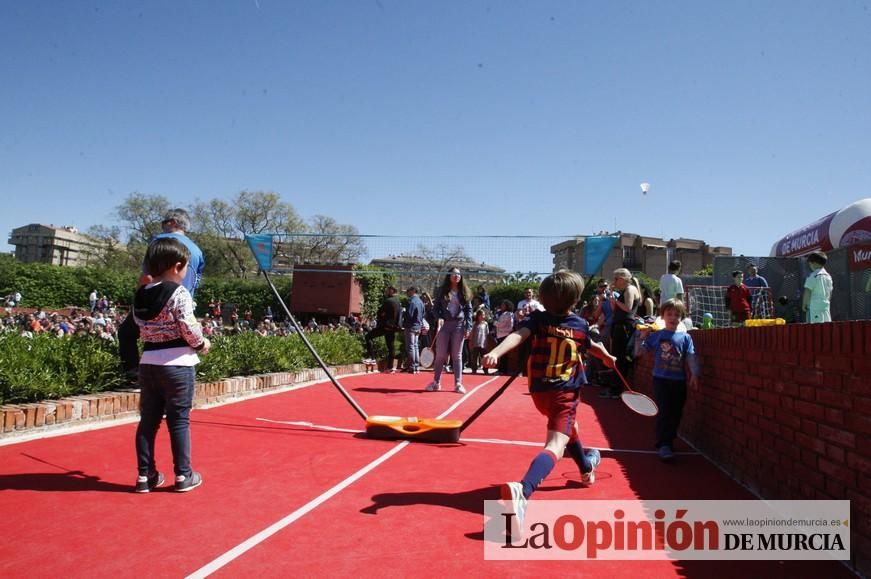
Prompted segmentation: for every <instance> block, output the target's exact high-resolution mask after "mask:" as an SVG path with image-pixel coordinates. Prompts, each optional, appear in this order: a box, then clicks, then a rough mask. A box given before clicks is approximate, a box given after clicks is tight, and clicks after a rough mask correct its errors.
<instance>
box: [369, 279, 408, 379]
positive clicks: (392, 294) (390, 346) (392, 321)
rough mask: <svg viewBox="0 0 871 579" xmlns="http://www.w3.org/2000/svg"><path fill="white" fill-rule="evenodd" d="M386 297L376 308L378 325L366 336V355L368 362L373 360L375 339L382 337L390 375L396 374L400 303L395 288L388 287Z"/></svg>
mask: <svg viewBox="0 0 871 579" xmlns="http://www.w3.org/2000/svg"><path fill="white" fill-rule="evenodd" d="M386 293H387V297H386V298H384V301H383V302H382V303H381V307H380V308H378V315H377V318H378V323H377V325H376V326H375V329H374V330H370V331H369V333H368V334H366V354H367V356H368V357H369V358H368V360H373V359H374V358H375V343H374V340H375V338H380V337H381V336H384V341H385V342H386V343H387V367H388V370H389V371H390V373H391V374H395V373H396V360H397V358H396V332H398V331H399V330H400V329H401V328H402V326H401V325H400V315H401V313H402V303H401V302H400V301H399V298H398V297H397V295H396V288H395V287H393V286H390V287H388V288H387V292H386Z"/></svg>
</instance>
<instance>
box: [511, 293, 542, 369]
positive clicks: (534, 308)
mask: <svg viewBox="0 0 871 579" xmlns="http://www.w3.org/2000/svg"><path fill="white" fill-rule="evenodd" d="M542 311H544V306H543V305H541V302H539V301H538V300H537V299H535V290H534V289H532V288H531V287H528V288H526V289H525V290H524V291H523V299H522V300H520V301H519V302H517V311H516V312H515V313H514V317H515V319H516V323H517V326H518V327H519V326H520V324H521V323H523V321H524V320H526V319H527V318H528V317H529V316H530V315H532V312H542ZM529 347H530V343H529V342H528V341H525V340H524V341H523V342H522V343H521V344H520V347H519V348H517V356H518V363H519V364H520V372H521V373H522V374H523V375H524V376H526V373H527V360H528V359H529Z"/></svg>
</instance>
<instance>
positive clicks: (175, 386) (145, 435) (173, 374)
mask: <svg viewBox="0 0 871 579" xmlns="http://www.w3.org/2000/svg"><path fill="white" fill-rule="evenodd" d="M195 380H196V369H195V367H194V366H154V365H151V364H142V365H140V366H139V386H140V394H139V414H140V420H139V427H138V428H137V429H136V460H137V464H138V468H139V474H140V475H141V476H148V475H150V474H152V473H154V472H155V471H156V470H157V467H156V465H155V463H154V439H155V438H156V437H157V430H158V429H159V428H160V421H161V419H162V418H163V415H164V413H166V425H167V427H168V428H169V440H170V444H171V446H172V462H173V465H174V470H175V474H176V476H179V475H184V476H190V475H191V473H192V470H191V429H190V416H191V406H192V405H193V398H194V383H195Z"/></svg>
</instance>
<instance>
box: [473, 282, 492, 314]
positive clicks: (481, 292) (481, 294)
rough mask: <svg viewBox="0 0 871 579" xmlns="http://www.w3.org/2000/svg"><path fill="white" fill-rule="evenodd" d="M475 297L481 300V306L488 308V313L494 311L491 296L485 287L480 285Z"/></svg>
mask: <svg viewBox="0 0 871 579" xmlns="http://www.w3.org/2000/svg"><path fill="white" fill-rule="evenodd" d="M475 295H476V296H477V298H478V299H479V300H481V305H482V306H484V307H485V308H487V311H488V312H490V311H492V310H491V308H490V294H488V293H487V290H486V289H484V286H482V285H479V286H478V288H477V289H476V290H475Z"/></svg>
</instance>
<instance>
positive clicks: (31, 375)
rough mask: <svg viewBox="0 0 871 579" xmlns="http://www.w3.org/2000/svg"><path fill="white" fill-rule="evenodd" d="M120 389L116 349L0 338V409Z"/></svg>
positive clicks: (81, 341)
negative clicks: (25, 403) (24, 403)
mask: <svg viewBox="0 0 871 579" xmlns="http://www.w3.org/2000/svg"><path fill="white" fill-rule="evenodd" d="M121 383H122V380H121V369H120V364H119V362H118V348H117V347H116V346H115V344H113V343H112V342H110V341H107V340H102V339H100V338H97V337H94V336H80V337H74V338H69V339H60V338H57V337H54V336H49V335H45V334H38V335H36V336H34V337H33V338H24V337H22V336H19V335H17V334H15V333H6V334H0V403H9V402H12V403H15V402H38V401H39V400H47V399H56V398H63V397H64V396H72V395H75V394H87V393H90V392H99V391H102V390H111V389H112V388H116V387H118V386H120V385H121Z"/></svg>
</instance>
